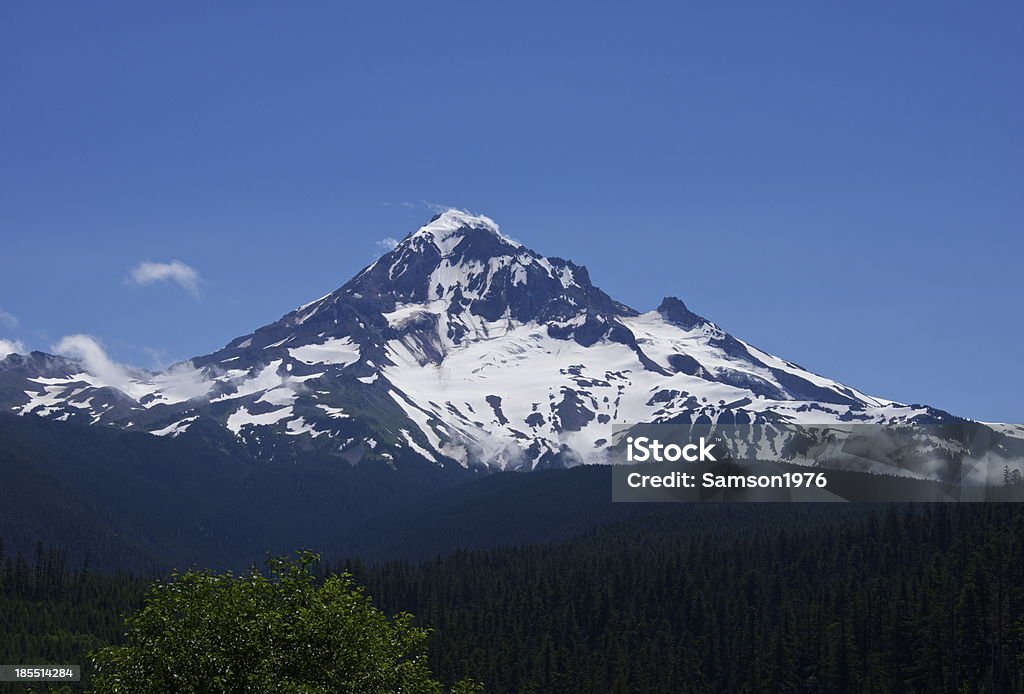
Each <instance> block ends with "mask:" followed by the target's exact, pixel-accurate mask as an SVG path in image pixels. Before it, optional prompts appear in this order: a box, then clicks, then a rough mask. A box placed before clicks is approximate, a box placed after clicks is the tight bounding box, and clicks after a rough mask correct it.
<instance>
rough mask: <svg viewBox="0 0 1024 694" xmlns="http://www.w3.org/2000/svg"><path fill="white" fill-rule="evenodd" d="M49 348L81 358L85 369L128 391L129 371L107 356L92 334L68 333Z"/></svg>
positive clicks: (129, 382) (130, 376)
mask: <svg viewBox="0 0 1024 694" xmlns="http://www.w3.org/2000/svg"><path fill="white" fill-rule="evenodd" d="M51 349H52V350H53V352H54V353H55V354H62V355H64V356H68V357H73V358H75V359H79V360H81V362H82V364H83V365H84V366H85V369H86V371H88V372H89V373H91V374H93V375H94V376H98V377H99V378H100V379H102V380H103V382H104V383H106V384H107V385H111V386H114V387H115V388H118V389H120V390H123V391H125V392H127V391H128V387H129V385H130V384H131V382H132V374H131V372H130V371H129V370H128V369H127V368H126V367H125V366H123V365H121V364H118V363H117V362H115V361H114V360H113V359H111V358H110V357H109V356H107V352H106V350H105V349H103V345H101V344H100V341H99V340H97V339H96V338H95V337H93V336H92V335H68V336H66V337H63V338H61V340H60V342H58V343H57V344H55V345H53V347H51Z"/></svg>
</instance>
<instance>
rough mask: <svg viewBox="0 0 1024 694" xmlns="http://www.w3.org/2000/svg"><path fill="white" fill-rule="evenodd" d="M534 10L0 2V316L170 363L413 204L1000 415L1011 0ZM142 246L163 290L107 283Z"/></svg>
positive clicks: (872, 379) (1013, 215)
mask: <svg viewBox="0 0 1024 694" xmlns="http://www.w3.org/2000/svg"><path fill="white" fill-rule="evenodd" d="M553 5H554V4H552V3H536V4H531V3H504V4H503V5H502V6H498V5H496V4H492V3H385V2H381V3H364V4H359V5H357V4H355V3H301V4H294V5H288V4H286V3H285V4H283V3H267V4H259V3H234V4H232V3H227V2H225V3H170V4H158V3H110V2H97V3H33V2H7V3H3V4H2V6H0V84H2V86H3V92H2V93H3V96H2V97H0V339H6V340H8V341H14V340H17V341H20V342H21V343H22V344H23V345H25V346H27V347H29V348H33V349H44V350H46V349H49V348H50V347H51V346H52V345H53V344H55V343H57V342H58V341H59V340H60V338H61V337H63V336H65V335H68V334H73V333H87V334H90V335H94V336H96V337H97V338H98V339H100V340H101V341H102V342H103V344H104V345H105V346H106V348H107V349H108V350H109V352H110V353H111V354H112V355H113V356H114V357H115V358H117V359H120V360H122V361H125V362H129V363H133V364H136V365H140V366H153V365H155V364H158V363H167V362H170V361H173V360H177V359H183V358H187V357H190V356H194V355H198V354H203V353H206V352H209V351H212V350H213V349H215V348H217V347H219V346H221V345H222V344H224V343H226V342H227V341H228V340H230V339H231V338H233V337H235V336H237V335H241V334H244V333H247V332H249V331H250V330H252V329H253V328H255V327H257V326H259V325H263V324H265V323H268V322H270V321H273V320H275V319H277V318H278V317H280V316H281V315H282V314H284V313H286V312H287V311H289V310H290V309H292V308H294V307H295V306H297V305H299V304H301V303H304V302H306V301H308V300H310V299H313V298H316V297H318V296H320V295H322V294H325V293H327V292H328V291H330V290H332V289H334V288H336V287H337V286H340V285H341V284H342V283H343V282H344V281H345V280H347V279H348V278H349V277H350V276H352V275H353V274H354V273H355V272H356V271H358V270H359V268H360V267H362V266H363V265H365V264H366V263H368V262H369V261H371V260H372V259H373V257H374V255H375V253H377V252H378V250H377V242H378V241H379V240H381V239H383V238H386V237H401V236H402V235H404V234H405V233H407V232H408V231H411V230H412V229H414V228H415V227H416V226H418V225H419V224H420V223H422V222H424V221H425V220H426V219H427V218H428V217H429V216H430V214H431V213H430V209H429V205H430V204H441V205H452V206H456V207H460V208H467V209H469V210H471V211H473V212H477V213H483V214H486V215H488V216H490V217H493V218H494V219H495V220H497V221H498V222H499V223H500V224H501V226H502V229H503V231H505V232H506V233H508V234H509V235H511V236H513V237H515V238H517V239H519V240H521V241H523V242H524V243H526V244H527V245H529V246H531V247H533V248H534V249H536V250H538V251H540V252H542V253H545V254H548V255H559V256H563V257H569V258H572V259H573V260H575V261H576V262H578V263H581V264H584V265H586V266H587V267H588V268H589V269H590V273H591V277H592V278H593V279H594V281H595V282H596V283H597V284H598V285H600V286H601V287H602V288H604V289H605V290H606V291H608V292H609V293H610V294H612V295H613V296H615V297H616V298H618V299H620V300H622V301H625V302H626V303H628V304H630V305H632V306H634V307H636V308H639V309H642V310H647V309H650V308H653V307H655V306H656V305H657V304H658V302H659V301H660V300H661V298H662V297H663V296H665V295H669V294H671V295H676V296H679V297H681V298H682V299H684V300H685V301H686V302H687V304H688V305H689V306H690V307H691V308H692V309H693V310H695V311H697V312H698V313H701V314H703V315H705V316H707V317H709V318H711V319H712V320H714V321H716V322H717V323H719V324H720V325H722V326H723V327H724V328H726V329H727V330H729V331H731V332H733V333H734V334H736V335H737V336H738V337H741V338H743V339H745V340H747V341H749V342H752V343H754V344H756V345H758V346H759V347H761V348H763V349H766V350H769V351H771V352H774V353H776V354H778V355H780V356H783V357H785V358H788V359H791V360H793V361H796V362H799V363H801V364H803V365H804V366H806V367H808V368H810V369H812V370H814V371H818V372H820V373H823V374H826V375H828V376H830V377H833V378H837V379H839V380H841V381H844V382H847V383H849V384H850V385H853V386H856V387H857V388H860V389H862V390H864V391H866V392H869V393H873V394H877V395H881V396H886V397H892V398H896V399H899V400H902V401H906V402H913V403H919V402H920V403H928V404H932V405H936V406H939V407H943V408H946V409H949V410H951V411H953V412H956V413H958V414H963V415H966V416H971V417H974V418H978V419H982V420H1002V421H1017V422H1021V421H1024V406H1022V403H1024V398H1022V396H1021V393H1024V369H1022V368H1021V354H1022V351H1024V350H1022V349H1021V346H1020V345H1021V341H1022V338H1024V323H1022V320H1021V306H1022V299H1024V288H1022V283H1024V280H1022V277H1024V272H1022V258H1024V240H1022V236H1024V235H1022V231H1024V228H1022V227H1024V127H1022V125H1024V89H1021V85H1022V84H1024V5H1022V4H1021V3H1019V2H1012V3H998V2H992V3H941V2H927V3H912V2H900V3H856V4H854V3H849V4H846V5H839V4H836V3H810V2H803V3H787V2H779V3H645V4H643V5H642V6H635V5H636V4H629V5H627V4H625V3H623V4H616V5H613V4H604V3H598V4H595V3H560V4H558V5H557V6H553ZM402 203H408V204H407V205H403V204H402ZM173 260H178V261H180V262H181V263H183V264H185V265H187V266H188V267H191V268H194V270H195V271H196V273H197V276H196V277H193V278H192V281H191V284H190V282H189V281H183V282H182V283H181V284H176V283H175V282H173V281H169V280H168V281H153V282H150V283H148V284H139V283H137V282H133V281H132V280H131V278H130V272H131V271H132V269H133V268H136V267H137V266H138V264H139V263H141V262H146V261H148V262H152V263H169V262H171V261H173ZM146 278H150V279H153V278H152V277H150V276H149V275H147V276H145V277H144V278H143V279H146ZM179 279H181V277H179Z"/></svg>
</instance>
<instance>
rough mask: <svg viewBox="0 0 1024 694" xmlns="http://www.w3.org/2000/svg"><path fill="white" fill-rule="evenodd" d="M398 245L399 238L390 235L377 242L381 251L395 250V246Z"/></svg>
mask: <svg viewBox="0 0 1024 694" xmlns="http://www.w3.org/2000/svg"><path fill="white" fill-rule="evenodd" d="M397 245H398V239H395V238H392V237H390V236H388V237H387V238H383V239H381V240H380V241H378V242H377V248H378V249H380V252H381V253H387V252H388V251H393V250H394V249H395V246H397Z"/></svg>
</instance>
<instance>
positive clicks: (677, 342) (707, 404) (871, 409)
mask: <svg viewBox="0 0 1024 694" xmlns="http://www.w3.org/2000/svg"><path fill="white" fill-rule="evenodd" d="M97 371H98V370H97V369H91V370H90V369H89V368H88V364H86V365H83V364H82V363H80V362H75V361H74V360H69V359H66V358H64V357H58V356H53V355H46V354H44V353H38V352H37V353H33V354H32V355H28V356H27V357H26V356H22V355H13V356H9V357H7V358H6V359H4V360H2V361H0V410H2V411H8V412H15V413H18V414H38V415H40V416H44V417H51V418H56V419H74V420H76V421H86V422H87V423H90V424H104V425H111V426H118V427H121V428H125V429H130V430H141V431H148V432H150V433H154V434H157V435H163V436H177V435H181V434H182V433H183V432H184V431H186V430H188V429H189V428H191V427H194V426H196V425H197V423H198V422H200V421H205V422H207V428H208V430H209V431H211V432H212V431H214V429H210V428H209V427H211V426H212V427H214V428H216V427H219V428H220V429H221V430H222V431H223V432H225V433H226V434H228V435H230V436H231V437H233V438H234V439H235V440H237V441H239V442H240V443H241V444H242V445H244V446H245V447H246V448H247V450H249V451H250V453H251V454H252V455H253V456H254V457H255V458H257V459H264V460H292V461H295V460H300V459H302V458H303V457H304V456H308V455H311V454H313V453H314V452H315V453H316V454H317V455H329V456H333V457H335V458H337V459H339V460H343V461H346V462H348V463H349V464H353V465H354V464H357V463H360V462H364V461H378V462H383V463H384V464H392V463H393V462H394V460H395V458H396V455H399V454H407V453H409V452H412V453H413V454H415V455H416V456H419V457H420V458H422V459H423V460H424V461H426V462H427V463H429V464H433V465H439V466H442V467H443V466H447V465H459V466H463V467H483V468H499V469H519V468H522V469H536V468H544V467H560V466H566V465H571V464H575V463H579V462H592V463H593V462H608V461H609V451H610V446H611V444H612V442H613V437H614V432H613V427H615V426H625V425H632V424H640V423H654V422H679V421H692V422H697V421H701V422H706V423H708V424H711V425H718V424H727V425H733V424H742V425H749V426H751V427H753V428H755V429H756V430H757V431H760V432H774V431H776V430H779V429H784V428H786V427H788V426H792V425H799V424H809V423H812V424H821V423H825V424H828V423H837V424H838V423H851V422H863V423H870V424H883V425H886V426H904V427H906V426H918V425H922V426H926V425H935V424H942V423H945V422H951V421H955V422H966V421H968V420H963V419H962V418H958V417H954V416H953V415H950V414H948V413H946V412H943V411H941V410H938V409H935V408H930V407H926V406H920V405H904V404H901V403H898V402H895V401H892V400H887V399H884V398H877V397H873V396H870V395H867V394H864V393H862V392H860V391H858V390H856V389H854V388H851V387H849V386H846V385H843V384H841V383H839V382H836V381H833V380H831V379H828V378H825V377H823V376H820V375H818V374H814V373H812V372H810V371H807V370H806V369H803V368H802V367H800V366H798V365H797V364H794V363H792V362H789V361H786V360H785V359H781V358H779V357H775V356H773V355H771V354H768V353H767V352H764V351H762V350H759V349H757V348H756V347H754V346H752V345H750V344H748V343H746V342H744V341H742V340H740V339H738V338H736V337H733V336H732V335H731V334H730V333H728V332H726V331H725V330H723V329H722V328H720V327H719V326H718V325H716V324H715V323H713V322H711V321H710V320H708V319H706V318H704V317H702V316H700V315H698V314H696V313H693V312H692V311H691V310H690V309H689V308H688V307H687V306H686V304H685V303H684V302H683V301H682V300H681V299H678V298H675V297H672V296H668V297H666V298H665V299H664V300H663V301H662V302H661V304H660V305H659V306H658V307H657V308H656V309H655V310H653V311H647V312H644V313H641V312H639V311H637V310H635V309H633V308H631V307H629V306H627V305H625V304H623V303H620V302H618V301H616V300H615V299H613V298H612V297H611V296H609V295H608V294H607V293H605V292H604V291H602V290H601V289H600V288H599V287H597V286H596V285H594V284H593V283H592V281H591V279H590V274H589V272H588V271H587V269H586V267H585V266H580V265H576V264H575V263H573V262H572V261H570V260H565V259H562V258H557V257H545V256H543V255H541V254H539V253H537V252H535V251H533V250H531V249H529V248H527V247H526V246H524V245H523V244H521V243H519V242H518V241H515V240H513V239H511V238H510V237H508V236H506V235H504V234H503V233H502V232H501V230H500V228H499V227H498V225H497V224H496V223H495V222H494V221H493V220H491V219H490V218H488V217H484V216H479V215H471V214H469V213H466V212H462V211H458V210H448V211H446V212H443V213H440V214H438V215H436V216H435V217H433V218H432V219H431V220H430V221H429V222H428V223H427V224H425V225H423V226H422V227H420V228H418V229H416V230H415V231H413V232H411V233H409V234H407V235H406V236H405V237H404V238H403V239H402V241H401V242H399V243H398V244H397V245H396V247H395V248H394V249H392V250H390V251H389V252H387V253H385V254H383V255H382V256H381V257H380V258H378V259H377V260H376V261H374V262H373V263H371V264H370V265H368V266H367V267H365V268H364V269H363V270H361V271H360V272H359V273H357V274H356V275H355V276H354V277H352V278H351V279H350V280H348V281H347V282H346V283H345V284H343V285H342V286H341V287H339V288H338V289H337V290H335V291H333V292H331V293H329V294H327V295H325V296H323V297H321V298H319V299H316V300H314V301H311V302H309V303H306V304H304V305H302V306H299V307H298V308H296V309H295V310H293V311H291V312H289V313H287V314H285V315H284V316H282V317H281V318H280V319H278V320H277V321H274V322H272V323H269V324H267V325H264V326H262V327H260V328H257V329H256V330H254V331H253V332H251V333H248V334H246V335H242V336H239V337H237V338H235V339H233V340H231V341H229V342H228V343H227V344H226V345H225V346H224V347H222V348H221V349H219V350H216V351H214V352H212V353H210V354H208V355H203V356H199V357H195V358H193V359H191V360H189V361H187V362H183V363H181V364H178V365H175V366H174V367H172V368H171V369H168V370H167V371H164V372H160V373H148V372H135V373H133V374H126V375H124V376H123V377H122V378H120V382H116V383H115V382H111V381H112V379H111V378H110V377H109V374H108V375H107V376H104V375H103V374H97V373H96V372H97ZM114 380H117V379H114ZM978 426H983V425H978ZM1007 432H1010V433H1007ZM1011 433H1012V430H1009V429H1008V430H1003V431H1000V432H998V434H997V435H999V436H1010V434H1011ZM757 436H758V437H760V434H758V435H757ZM759 445H761V444H759ZM762 452H763V453H766V454H768V455H777V454H780V453H781V446H776V445H774V444H773V445H772V446H769V449H768V450H767V451H762Z"/></svg>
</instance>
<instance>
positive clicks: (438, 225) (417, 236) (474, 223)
mask: <svg viewBox="0 0 1024 694" xmlns="http://www.w3.org/2000/svg"><path fill="white" fill-rule="evenodd" d="M473 232H476V235H478V236H483V237H486V238H488V240H489V241H494V240H499V241H501V242H503V243H504V244H507V245H508V246H511V247H512V248H514V249H520V248H522V247H523V246H522V244H520V243H518V242H517V241H513V240H512V239H510V238H508V237H507V236H505V235H503V234H502V233H501V230H500V228H499V227H498V223H497V222H495V221H494V220H493V219H491V218H490V217H486V216H484V215H474V214H471V213H469V212H466V211H465V210H457V209H454V208H452V209H448V210H445V211H444V212H441V213H440V214H437V215H434V217H433V218H431V220H430V221H429V222H427V223H426V224H424V225H423V226H421V227H420V228H419V229H417V230H416V231H414V232H413V233H411V234H409V236H407V237H406V238H405V239H403V241H402V243H401V244H399V246H402V245H405V244H409V245H413V246H421V245H423V244H424V243H429V244H432V245H433V246H434V247H435V248H437V250H438V252H439V253H440V254H441V255H442V256H446V255H448V254H449V253H451V252H452V250H454V249H455V247H456V246H458V245H459V243H460V242H462V240H463V239H465V238H466V237H467V236H470V235H474V234H473ZM481 232H483V233H481Z"/></svg>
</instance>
